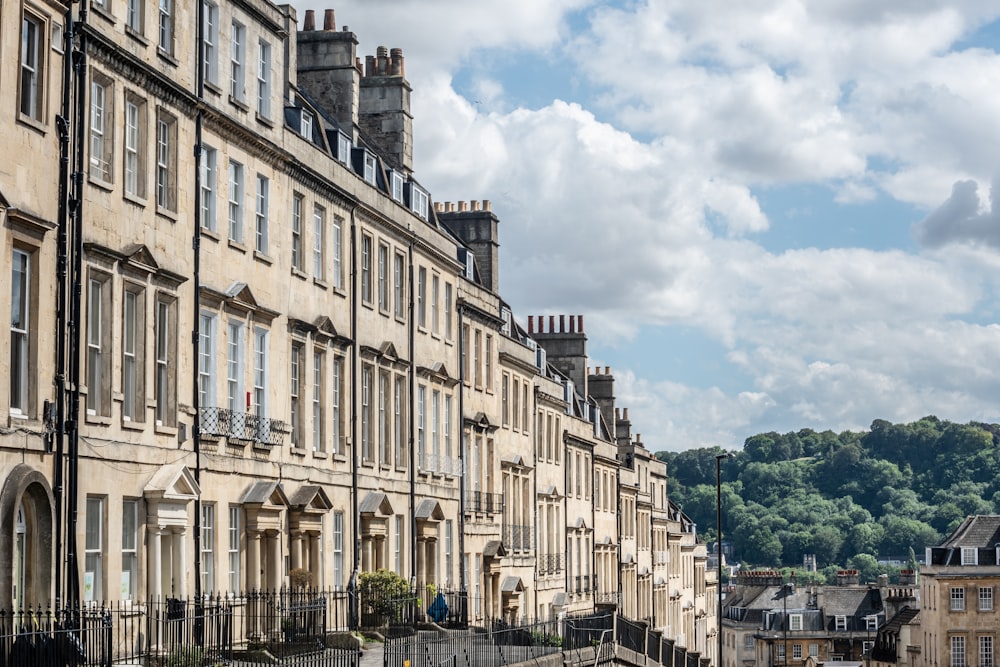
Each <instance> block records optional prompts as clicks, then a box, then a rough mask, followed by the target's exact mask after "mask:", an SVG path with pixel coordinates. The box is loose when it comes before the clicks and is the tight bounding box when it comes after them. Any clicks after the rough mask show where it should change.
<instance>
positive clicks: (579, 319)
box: [576, 315, 583, 333]
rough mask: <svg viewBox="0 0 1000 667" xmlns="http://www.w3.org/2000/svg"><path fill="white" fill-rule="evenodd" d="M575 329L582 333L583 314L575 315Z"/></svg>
mask: <svg viewBox="0 0 1000 667" xmlns="http://www.w3.org/2000/svg"><path fill="white" fill-rule="evenodd" d="M576 317H577V321H576V330H577V331H579V332H580V333H583V315H577V316H576Z"/></svg>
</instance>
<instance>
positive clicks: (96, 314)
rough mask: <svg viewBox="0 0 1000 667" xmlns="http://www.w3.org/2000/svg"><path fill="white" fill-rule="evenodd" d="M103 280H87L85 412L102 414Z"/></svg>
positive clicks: (103, 409)
mask: <svg viewBox="0 0 1000 667" xmlns="http://www.w3.org/2000/svg"><path fill="white" fill-rule="evenodd" d="M105 282H106V281H105V280H101V279H97V278H93V277H92V278H90V279H89V280H88V281H87V414H88V415H103V414H105V413H106V410H105V408H109V407H110V406H105V405H104V390H103V386H104V385H105V384H106V379H107V378H106V369H105V365H106V363H105V362H106V361H108V360H109V359H108V358H107V354H106V350H105V345H104V330H105V326H106V322H105V307H104V301H105V295H104V287H105Z"/></svg>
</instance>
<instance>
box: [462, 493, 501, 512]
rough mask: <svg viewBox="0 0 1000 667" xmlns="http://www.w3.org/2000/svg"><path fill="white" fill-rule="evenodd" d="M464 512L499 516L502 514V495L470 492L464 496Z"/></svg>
mask: <svg viewBox="0 0 1000 667" xmlns="http://www.w3.org/2000/svg"><path fill="white" fill-rule="evenodd" d="M465 511H466V512H478V513H481V514H500V513H501V512H503V495H501V494H499V493H484V492H482V491H470V492H468V493H467V494H466V496H465Z"/></svg>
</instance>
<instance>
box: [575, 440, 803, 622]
mask: <svg viewBox="0 0 1000 667" xmlns="http://www.w3.org/2000/svg"><path fill="white" fill-rule="evenodd" d="M576 463H577V468H578V471H579V467H580V452H577V453H576ZM788 629H789V630H791V631H792V632H798V631H800V630H802V614H789V615H788Z"/></svg>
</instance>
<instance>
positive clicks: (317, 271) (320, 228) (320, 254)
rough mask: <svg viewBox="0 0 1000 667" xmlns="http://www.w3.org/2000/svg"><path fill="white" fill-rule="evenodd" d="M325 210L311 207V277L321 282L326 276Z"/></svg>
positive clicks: (316, 206)
mask: <svg viewBox="0 0 1000 667" xmlns="http://www.w3.org/2000/svg"><path fill="white" fill-rule="evenodd" d="M325 238H326V210H325V209H324V208H323V207H322V206H320V205H319V204H316V205H314V206H313V276H315V277H316V279H317V280H323V278H324V277H325V275H326V258H325V257H324V254H325V251H326V246H325Z"/></svg>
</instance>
